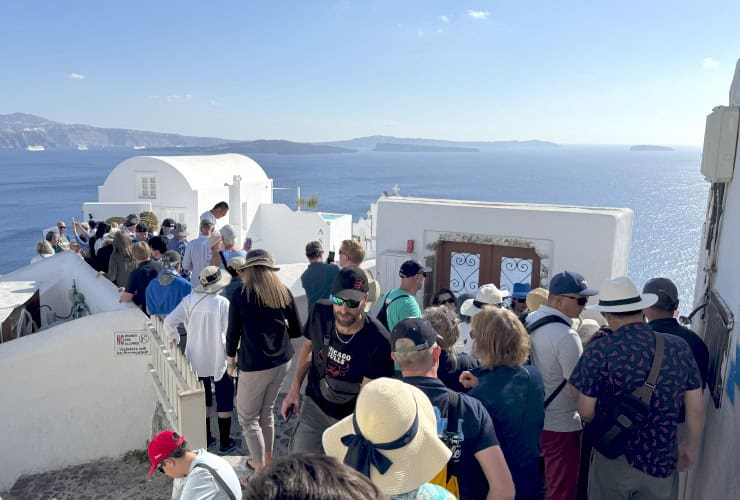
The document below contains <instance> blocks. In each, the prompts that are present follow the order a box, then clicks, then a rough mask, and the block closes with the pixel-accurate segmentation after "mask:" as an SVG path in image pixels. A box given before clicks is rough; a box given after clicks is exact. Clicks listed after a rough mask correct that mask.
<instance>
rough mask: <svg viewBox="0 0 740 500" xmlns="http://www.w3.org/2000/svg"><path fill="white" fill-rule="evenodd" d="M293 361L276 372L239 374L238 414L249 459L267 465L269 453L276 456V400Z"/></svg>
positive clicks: (270, 370) (274, 369) (276, 369)
mask: <svg viewBox="0 0 740 500" xmlns="http://www.w3.org/2000/svg"><path fill="white" fill-rule="evenodd" d="M289 367H290V361H288V362H287V363H284V364H282V365H280V366H276V367H275V368H270V369H268V370H259V371H254V372H239V381H238V384H237V390H236V411H237V414H238V416H239V425H241V427H242V434H243V435H244V441H245V442H246V443H247V448H248V449H249V455H250V456H251V457H252V460H254V461H255V462H257V463H260V464H264V463H265V452H268V453H272V447H273V444H274V443H275V415H274V413H273V410H274V408H275V400H276V399H277V396H278V391H279V390H280V385H281V384H282V383H283V379H284V378H285V375H286V374H287V373H288V368H289Z"/></svg>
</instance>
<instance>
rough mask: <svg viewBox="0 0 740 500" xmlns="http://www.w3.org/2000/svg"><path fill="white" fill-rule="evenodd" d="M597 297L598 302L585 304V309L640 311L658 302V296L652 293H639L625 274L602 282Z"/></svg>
mask: <svg viewBox="0 0 740 500" xmlns="http://www.w3.org/2000/svg"><path fill="white" fill-rule="evenodd" d="M598 299H599V303H598V304H593V305H589V306H586V309H591V310H593V311H601V312H629V311H640V310H642V309H646V308H648V307H650V306H652V305H653V304H655V303H656V302H658V296H657V295H655V294H654V293H643V294H640V292H639V291H638V290H637V287H636V286H635V284H634V283H632V280H630V279H629V278H627V277H626V276H620V277H618V278H614V279H612V280H609V281H607V282H606V283H604V285H603V286H602V287H601V291H600V292H599V295H598Z"/></svg>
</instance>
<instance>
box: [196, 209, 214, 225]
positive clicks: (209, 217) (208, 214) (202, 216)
mask: <svg viewBox="0 0 740 500" xmlns="http://www.w3.org/2000/svg"><path fill="white" fill-rule="evenodd" d="M202 220H209V221H211V222H213V225H214V226H215V225H216V223H217V222H218V219H216V216H215V215H213V214H212V213H211V211H210V210H206V211H205V212H203V213H202V214H200V219H198V226H200V221H202Z"/></svg>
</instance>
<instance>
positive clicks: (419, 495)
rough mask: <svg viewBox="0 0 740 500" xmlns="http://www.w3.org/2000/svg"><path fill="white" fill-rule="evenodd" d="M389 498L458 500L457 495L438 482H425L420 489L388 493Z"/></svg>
mask: <svg viewBox="0 0 740 500" xmlns="http://www.w3.org/2000/svg"><path fill="white" fill-rule="evenodd" d="M388 500H457V499H456V498H455V495H453V494H452V493H450V492H449V491H447V490H446V489H444V488H443V487H441V486H437V485H436V484H431V483H424V484H422V485H421V486H420V487H419V488H418V489H415V490H411V491H409V492H408V493H399V494H398V495H388Z"/></svg>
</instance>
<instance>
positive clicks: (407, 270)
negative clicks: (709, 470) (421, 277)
mask: <svg viewBox="0 0 740 500" xmlns="http://www.w3.org/2000/svg"><path fill="white" fill-rule="evenodd" d="M431 271H432V268H430V267H425V266H422V265H421V263H420V262H419V261H418V260H414V259H410V260H407V261H406V262H404V263H403V264H401V269H399V270H398V275H399V276H400V277H401V278H411V277H412V276H416V275H417V274H422V273H428V272H431Z"/></svg>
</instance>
